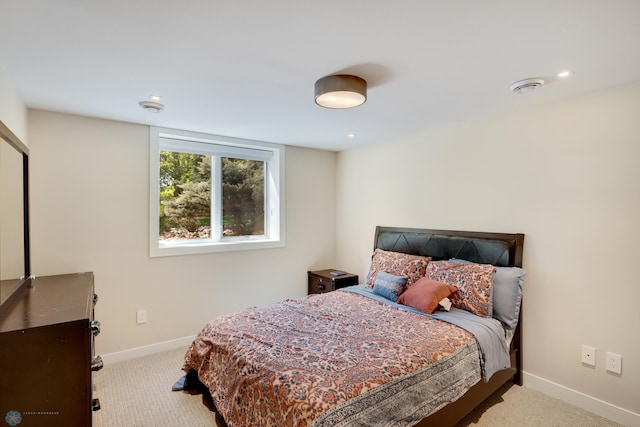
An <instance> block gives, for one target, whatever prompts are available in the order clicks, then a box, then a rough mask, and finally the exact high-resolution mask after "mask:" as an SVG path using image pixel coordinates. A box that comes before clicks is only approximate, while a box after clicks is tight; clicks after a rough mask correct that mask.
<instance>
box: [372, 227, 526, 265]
mask: <svg viewBox="0 0 640 427" xmlns="http://www.w3.org/2000/svg"><path fill="white" fill-rule="evenodd" d="M523 244H524V234H519V233H484V232H477V231H450V230H428V229H422V228H402V227H384V226H380V225H379V226H377V227H376V234H375V238H374V246H373V249H374V250H375V249H378V248H379V249H383V250H386V251H393V252H402V253H407V254H412V255H421V256H430V257H431V258H432V259H434V260H447V259H451V258H460V259H465V260H468V261H473V262H477V263H482V264H493V265H495V266H500V267H512V266H516V267H522V249H523Z"/></svg>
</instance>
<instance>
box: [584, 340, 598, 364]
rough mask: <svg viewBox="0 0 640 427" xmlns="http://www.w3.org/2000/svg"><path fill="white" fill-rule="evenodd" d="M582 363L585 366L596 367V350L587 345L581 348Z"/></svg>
mask: <svg viewBox="0 0 640 427" xmlns="http://www.w3.org/2000/svg"><path fill="white" fill-rule="evenodd" d="M582 363H584V364H585V365H590V366H596V349H595V347H590V346H588V345H583V346H582Z"/></svg>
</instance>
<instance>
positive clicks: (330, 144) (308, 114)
mask: <svg viewBox="0 0 640 427" xmlns="http://www.w3.org/2000/svg"><path fill="white" fill-rule="evenodd" d="M0 17H1V19H0V74H2V75H3V76H4V78H5V80H7V81H8V82H9V84H10V85H11V86H12V87H13V88H15V89H16V91H17V92H18V94H19V95H20V96H21V97H22V99H23V100H24V101H25V103H26V104H27V106H28V107H30V108H37V109H45V110H53V111H61V112H68V113H74V114H81V115H87V116H95V117H101V118H107V119H115V120H122V121H127V122H134V123H144V124H153V125H158V126H164V127H170V128H176V129H186V130H192V131H198V132H206V133H212V134H218V135H225V136H232V137H239V138H248V139H257V140H262V141H269V142H277V143H283V144H290V145H298V146H307V147H314V148H321V149H327V150H342V149H345V148H349V147H352V146H356V145H361V144H367V143H373V142H376V141H380V140H385V139H388V138H391V137H396V136H400V135H403V134H410V133H415V132H419V131H421V130H423V129H425V128H429V127H432V126H435V125H438V124H441V123H447V122H457V121H464V120H469V119H473V118H481V117H483V116H486V115H490V114H495V113H497V112H500V111H513V110H516V109H521V108H524V107H526V106H528V105H532V104H538V103H545V102H550V101H553V100H556V99H560V98H563V97H568V96H573V95H576V94H579V93H582V92H587V91H592V90H597V89H600V88H604V87H607V86H612V85H617V84H621V83H625V82H629V81H634V80H640V43H639V42H640V1H637V0H536V1H520V0H482V1H479V0H457V1H456V0H436V1H433V0H413V1H411V0H396V1H389V0H384V1H383V0H366V1H364V0H342V1H336V0H322V1H311V0H268V1H267V0H244V1H243V0H223V1H221V0H181V1H176V0H103V1H98V0H56V1H51V0H0ZM567 68H570V69H573V70H575V74H574V75H573V76H572V78H570V79H568V80H565V81H562V82H558V83H553V84H548V85H545V86H543V87H542V88H540V89H538V90H536V91H534V92H532V93H529V94H526V95H522V94H521V95H516V94H514V93H512V92H511V91H510V90H509V86H510V85H511V83H513V82H514V81H516V80H520V79H524V78H528V77H539V76H543V77H544V76H554V75H555V74H556V73H557V72H559V71H561V70H563V69H567ZM339 72H342V73H344V72H346V73H351V74H356V75H358V76H360V77H362V78H364V79H365V80H367V81H368V83H369V90H368V100H367V102H366V103H365V104H364V105H363V106H361V107H358V108H354V109H349V110H329V109H324V108H321V107H319V106H317V105H316V104H315V103H314V101H313V95H314V93H313V91H314V83H315V81H316V80H317V79H318V78H320V77H323V76H325V75H329V74H335V73H339ZM151 94H159V95H161V96H162V97H163V99H162V101H161V102H162V103H164V104H165V105H166V108H165V110H164V111H163V112H162V113H159V114H153V113H149V112H147V111H143V110H142V109H141V108H140V107H139V106H138V102H139V101H144V100H148V99H149V95H151ZM350 132H353V133H355V134H356V137H355V138H352V139H349V138H348V137H347V134H348V133H350Z"/></svg>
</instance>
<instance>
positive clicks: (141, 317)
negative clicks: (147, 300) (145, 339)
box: [136, 310, 147, 325]
mask: <svg viewBox="0 0 640 427" xmlns="http://www.w3.org/2000/svg"><path fill="white" fill-rule="evenodd" d="M136 323H137V324H138V325H142V324H143V323H147V310H138V311H137V312H136Z"/></svg>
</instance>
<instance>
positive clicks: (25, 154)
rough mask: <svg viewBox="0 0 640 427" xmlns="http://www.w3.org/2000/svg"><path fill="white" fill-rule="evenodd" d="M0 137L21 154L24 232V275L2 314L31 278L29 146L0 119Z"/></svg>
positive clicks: (1, 308)
mask: <svg viewBox="0 0 640 427" xmlns="http://www.w3.org/2000/svg"><path fill="white" fill-rule="evenodd" d="M0 139H2V140H3V141H6V142H7V143H9V145H10V146H11V147H13V148H14V149H15V150H16V151H18V153H20V154H22V190H23V210H22V215H23V219H22V222H23V234H24V276H23V277H21V278H20V280H19V281H18V283H17V285H16V286H15V287H14V288H13V289H12V290H11V291H10V294H9V296H8V297H7V298H6V299H5V301H4V302H3V303H2V304H0V315H2V314H3V313H4V312H5V311H6V310H7V309H8V308H9V307H10V306H11V304H12V303H13V302H14V301H15V300H16V299H17V298H18V297H19V296H20V294H21V293H22V291H23V290H24V289H26V288H27V286H28V284H29V283H30V281H31V279H30V277H31V248H30V244H29V242H30V239H29V148H28V147H27V146H26V145H25V144H24V143H23V142H22V141H20V138H18V137H17V136H16V135H15V134H14V133H13V132H12V131H11V129H9V128H8V127H7V126H6V125H5V124H4V123H3V122H2V121H1V120H0Z"/></svg>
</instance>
